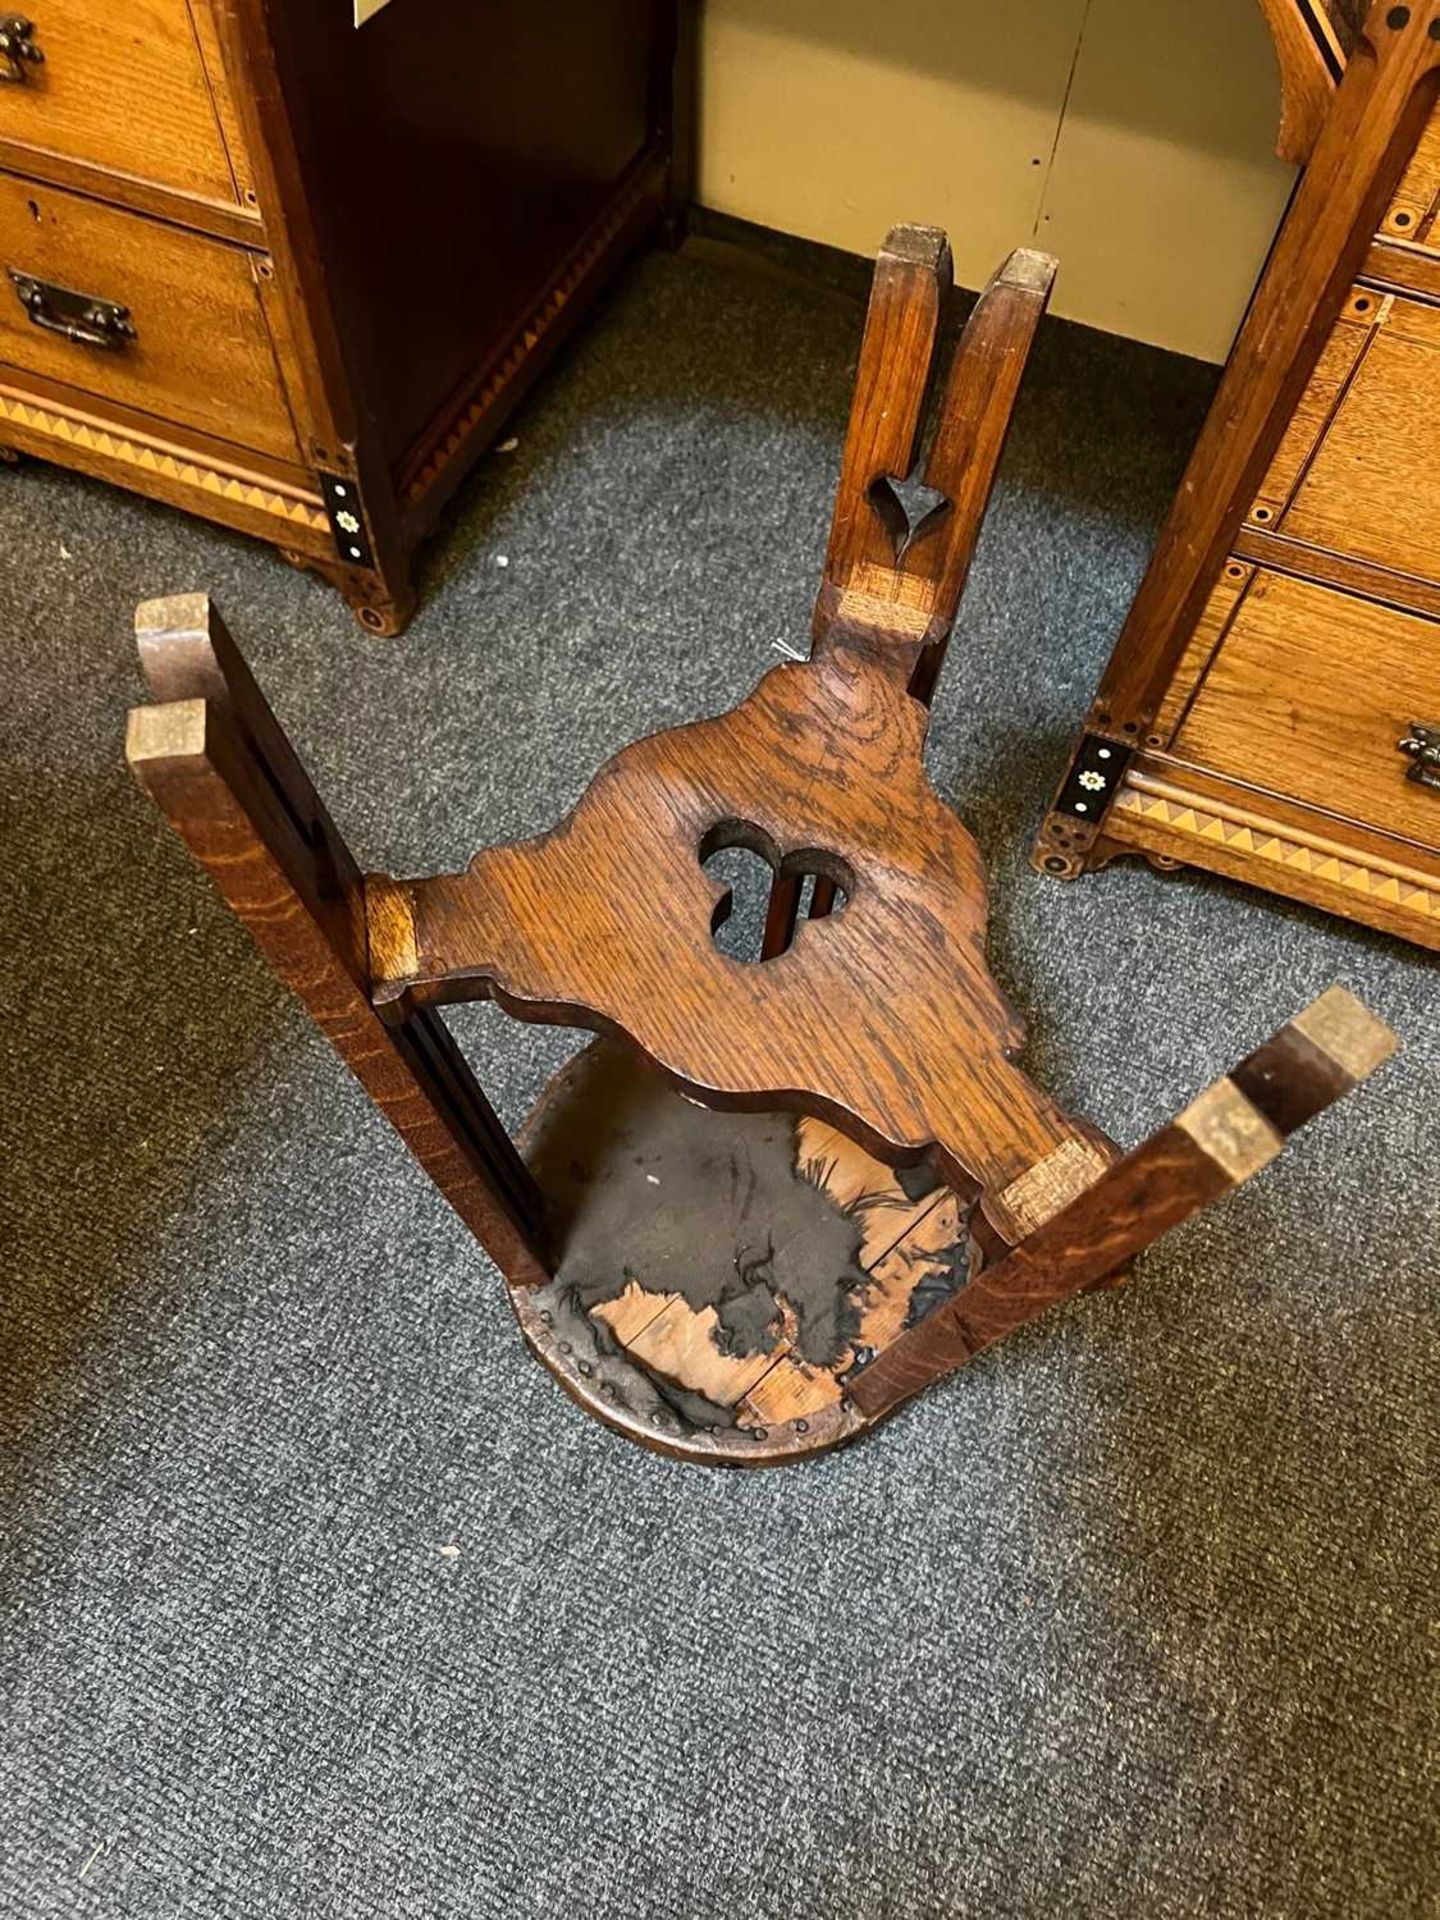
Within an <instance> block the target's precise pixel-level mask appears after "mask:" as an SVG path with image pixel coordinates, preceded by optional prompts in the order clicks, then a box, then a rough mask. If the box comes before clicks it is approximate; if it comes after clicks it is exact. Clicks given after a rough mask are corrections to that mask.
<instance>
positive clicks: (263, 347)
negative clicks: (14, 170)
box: [0, 174, 299, 459]
mask: <svg viewBox="0 0 1440 1920" xmlns="http://www.w3.org/2000/svg"><path fill="white" fill-rule="evenodd" d="M0 267H3V268H8V269H11V270H12V271H14V272H19V273H22V274H26V275H29V276H32V277H33V278H34V279H36V280H39V281H44V282H48V283H52V284H55V285H58V286H59V287H61V288H67V289H71V290H73V291H76V292H79V293H84V294H90V295H94V296H95V297H96V298H98V299H101V300H106V301H112V302H115V303H116V304H118V305H120V306H123V307H126V308H128V309H129V313H130V319H131V322H132V324H133V326H134V329H135V335H134V338H133V339H129V340H125V341H124V342H122V343H121V344H118V345H115V346H94V345H87V344H84V343H81V342H77V341H74V340H71V339H67V338H65V337H64V336H63V335H62V334H60V333H58V332H54V331H50V330H48V329H47V328H45V327H44V326H42V325H38V324H36V322H35V320H34V319H33V318H32V317H31V315H30V313H29V312H28V311H27V309H26V307H25V306H24V304H23V303H22V301H21V298H20V296H19V294H18V293H17V290H16V288H15V285H14V283H13V281H12V279H11V276H10V273H9V272H7V273H4V275H3V278H0V360H3V361H5V362H6V363H8V365H10V366H11V367H16V368H19V369H20V370H21V371H22V372H24V373H30V374H38V375H40V376H41V377H42V378H44V379H47V380H57V381H61V382H63V383H64V384H65V385H67V386H70V387H76V388H79V389H80V390H82V391H83V392H85V393H88V394H94V395H97V396H98V397H100V398H101V399H108V400H112V401H115V402H117V403H118V404H120V405H122V406H126V407H134V408H138V409H139V410H140V411H141V412H144V413H150V414H154V415H156V416H157V417H158V418H160V419H163V420H169V421H174V422H177V423H178V424H180V425H182V426H188V427H192V428H195V429H197V430H198V431H200V432H202V433H206V434H211V435H214V436H215V437H216V438H218V439H221V440H227V441H230V442H233V443H234V444H235V445H237V446H241V447H251V448H254V449H256V450H257V451H259V452H262V453H269V454H274V455H276V456H277V457H279V458H282V459H295V458H298V453H299V449H298V446H297V443H296V438H295V429H294V426H293V424H292V421H291V417H290V411H289V408H288V406H287V404H286V400H285V393H284V389H283V387H282V385H281V382H280V375H279V371H278V368H277V365H276V359H275V352H274V348H273V345H272V342H271V336H270V331H269V328H268V326H267V325H266V320H265V311H264V307H263V305H262V298H261V284H260V282H259V281H258V280H257V277H256V276H257V271H258V266H257V258H256V256H255V255H253V254H250V253H247V252H246V251H245V250H244V249H243V248H240V247H232V246H227V245H225V244H224V243H223V242H221V241H218V240H210V239H207V238H205V237H204V236H203V235H201V234H197V233H189V232H184V231H182V230H181V229H179V228H176V227H169V226H166V225H164V223H163V222H161V221H158V220H150V219H147V218H145V217H144V216H143V215H141V214H135V213H127V212H124V211H122V210H121V209H119V208H116V207H109V206H104V205H102V204H101V203H99V202H98V201H94V200H86V199H82V198H81V197H80V196H79V195H76V194H70V193H61V192H59V191H58V190H57V189H55V188H51V187H39V186H36V185H34V184H33V183H32V182H30V181H22V180H16V179H15V178H13V176H10V175H4V174H0Z"/></svg>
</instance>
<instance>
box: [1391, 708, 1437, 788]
mask: <svg viewBox="0 0 1440 1920" xmlns="http://www.w3.org/2000/svg"><path fill="white" fill-rule="evenodd" d="M1395 745H1396V746H1397V747H1398V748H1399V750H1400V752H1401V753H1408V754H1409V756H1410V759H1411V762H1412V764H1411V766H1410V767H1409V768H1408V769H1407V771H1406V774H1405V778H1406V779H1407V780H1414V781H1415V782H1416V783H1417V785H1419V786H1422V787H1434V788H1435V789H1436V791H1437V792H1440V727H1422V726H1421V724H1420V722H1419V721H1418V720H1412V721H1411V722H1410V731H1409V733H1407V734H1406V735H1405V738H1404V739H1403V740H1397V741H1396V742H1395Z"/></svg>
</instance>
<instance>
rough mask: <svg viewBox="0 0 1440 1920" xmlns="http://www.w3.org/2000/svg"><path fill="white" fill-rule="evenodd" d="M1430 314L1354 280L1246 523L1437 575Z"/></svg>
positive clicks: (1438, 347)
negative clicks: (1362, 285)
mask: <svg viewBox="0 0 1440 1920" xmlns="http://www.w3.org/2000/svg"><path fill="white" fill-rule="evenodd" d="M1437 494H1440V311H1437V310H1436V309H1435V308H1433V307H1428V306H1424V305H1422V304H1421V303H1420V302H1419V301H1416V300H1406V299H1404V298H1402V297H1401V296H1399V295H1394V294H1383V293H1379V292H1377V291H1376V290H1375V289H1373V288H1369V287H1356V288H1355V289H1354V291H1353V292H1352V294H1351V296H1350V298H1349V300H1348V301H1347V302H1346V305H1345V309H1344V312H1343V313H1342V315H1341V318H1340V321H1339V323H1338V324H1337V326H1336V327H1335V330H1334V332H1333V333H1332V335H1331V337H1330V339H1329V341H1328V342H1327V344H1326V347H1325V350H1324V352H1323V353H1322V355H1321V357H1320V361H1319V364H1318V365H1317V367H1316V369H1315V373H1314V375H1313V376H1312V378H1311V381H1310V385H1309V387H1308V388H1307V390H1306V393H1305V395H1304V397H1303V399H1302V400H1301V402H1300V404H1299V406H1298V407H1297V408H1296V410H1295V415H1294V417H1293V419H1292V420H1291V423H1290V426H1289V428H1288V429H1287V431H1286V435H1285V438H1284V440H1283V441H1282V443H1281V446H1280V450H1279V452H1278V453H1277V454H1276V457H1275V459H1274V461H1273V462H1272V463H1271V467H1270V471H1269V473H1268V474H1267V475H1266V478H1265V482H1264V485H1263V486H1262V487H1261V489H1260V493H1259V495H1258V496H1257V498H1256V501H1255V503H1254V505H1253V506H1252V507H1251V509H1250V514H1249V522H1250V525H1251V526H1253V527H1257V528H1270V529H1273V530H1275V531H1277V532H1280V533H1284V534H1286V535H1288V536H1289V537H1290V538H1291V539H1294V540H1302V541H1304V542H1305V543H1306V544H1307V545H1310V546H1316V547H1324V548H1326V549H1328V550H1329V551H1331V552H1334V553H1341V554H1346V555H1349V556H1351V557H1352V558H1354V559H1357V560H1362V561H1366V562H1368V563H1370V564H1371V565H1373V566H1378V567H1385V568H1387V569H1389V570H1390V571H1392V572H1396V573H1403V574H1409V575H1412V576H1416V577H1418V578H1421V579H1424V580H1429V581H1440V520H1437V518H1436V515H1435V513H1434V511H1433V503H1434V501H1435V498H1436V496H1437Z"/></svg>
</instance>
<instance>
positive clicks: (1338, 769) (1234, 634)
mask: <svg viewBox="0 0 1440 1920" xmlns="http://www.w3.org/2000/svg"><path fill="white" fill-rule="evenodd" d="M1416 722H1418V723H1419V724H1421V725H1422V726H1423V725H1427V724H1429V725H1440V624H1437V623H1436V622H1434V621H1430V620H1426V619H1423V618H1421V617H1420V616H1419V615H1418V614H1412V613H1400V612H1398V611H1396V610H1395V609H1393V608H1390V607H1381V606H1376V605H1374V604H1373V603H1372V602H1370V601H1367V600H1358V599H1355V598H1354V597H1352V596H1351V595H1349V594H1345V593H1338V592H1336V591H1335V590H1334V589H1332V588H1329V587H1321V586H1316V585H1315V584H1313V583H1312V582H1311V581H1308V580H1296V579H1291V578H1289V577H1287V576H1285V575H1283V574H1273V573H1266V572H1265V571H1264V570H1263V569H1260V568H1257V569H1256V571H1255V573H1254V576H1253V577H1252V580H1251V582H1250V585H1249V587H1248V588H1247V590H1246V592H1245V593H1244V596H1243V597H1242V599H1241V601H1240V604H1239V606H1238V608H1237V609H1236V612H1235V615H1234V618H1233V619H1232V621H1231V623H1230V627H1229V631H1228V632H1227V634H1226V636H1225V640H1224V643H1223V644H1222V646H1221V648H1220V651H1219V652H1218V653H1217V654H1216V656H1215V659H1214V661H1213V663H1212V665H1211V667H1210V670H1209V672H1208V674H1207V675H1206V676H1205V679H1204V680H1203V682H1202V683H1201V686H1200V690H1199V692H1198V694H1197V695H1196V697H1195V699H1194V701H1193V703H1192V705H1191V708H1190V711H1189V713H1188V714H1187V716H1186V718H1185V720H1184V722H1183V724H1182V725H1181V727H1180V730H1179V732H1178V734H1177V735H1176V737H1175V739H1174V742H1173V743H1172V747H1171V751H1172V752H1173V753H1174V754H1175V755H1176V756H1177V757H1178V758H1180V759H1182V760H1185V761H1188V762H1190V763H1191V764H1192V765H1194V766H1198V767H1205V768H1210V769H1212V770H1213V771H1214V772H1216V773H1221V774H1226V775H1229V776H1230V777H1231V778H1232V779H1236V780H1243V781H1245V782H1246V783H1247V784H1249V785H1251V786H1256V787H1261V788H1264V789H1266V790H1267V791H1269V792H1271V793H1278V794H1284V795H1288V796H1289V797H1291V798H1292V799H1295V800H1300V801H1304V802H1305V803H1306V804H1307V805H1309V806H1314V807H1322V808H1324V809H1326V810H1327V811H1328V812H1331V813H1335V814H1340V815H1342V816H1344V817H1345V818H1348V819H1351V820H1358V821H1362V822H1365V823H1367V824H1369V825H1371V826H1374V827H1378V828H1379V829H1380V830H1381V831H1382V832H1385V833H1394V834H1399V835H1402V836H1403V837H1404V838H1406V839H1408V840H1413V841H1417V842H1419V843H1420V844H1421V845H1423V846H1426V847H1440V791H1436V790H1434V789H1432V788H1429V787H1425V786H1422V785H1420V784H1419V783H1418V782H1416V781H1413V780H1410V779H1408V778H1407V777H1406V775H1407V772H1408V771H1409V769H1410V767H1411V766H1412V764H1413V763H1412V761H1411V760H1410V759H1409V758H1408V757H1407V756H1406V755H1405V754H1403V753H1401V752H1400V751H1399V750H1398V748H1397V745H1396V743H1397V741H1399V740H1400V739H1401V738H1402V737H1403V736H1405V735H1406V734H1407V733H1408V732H1409V730H1410V727H1411V726H1412V724H1414V723H1416Z"/></svg>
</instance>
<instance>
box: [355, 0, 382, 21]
mask: <svg viewBox="0 0 1440 1920" xmlns="http://www.w3.org/2000/svg"><path fill="white" fill-rule="evenodd" d="M389 4H390V0H355V24H356V26H357V27H363V26H364V24H365V22H366V21H367V20H368V19H370V18H371V16H372V15H373V14H377V13H378V12H379V11H380V9H381V7H386V6H388V5H389Z"/></svg>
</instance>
